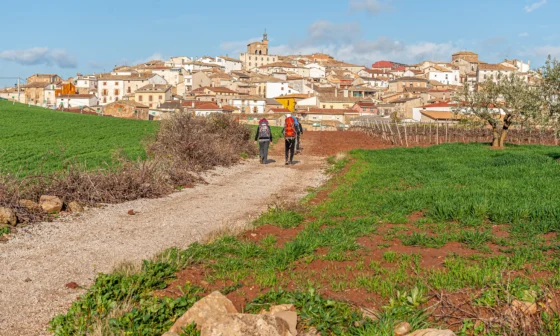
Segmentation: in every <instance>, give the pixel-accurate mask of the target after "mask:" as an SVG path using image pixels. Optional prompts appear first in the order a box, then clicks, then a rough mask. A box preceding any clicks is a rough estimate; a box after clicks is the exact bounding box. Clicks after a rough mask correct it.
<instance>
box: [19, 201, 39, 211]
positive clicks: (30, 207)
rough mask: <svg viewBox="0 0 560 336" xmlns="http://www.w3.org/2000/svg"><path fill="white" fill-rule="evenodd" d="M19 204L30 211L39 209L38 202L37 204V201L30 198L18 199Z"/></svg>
mask: <svg viewBox="0 0 560 336" xmlns="http://www.w3.org/2000/svg"><path fill="white" fill-rule="evenodd" d="M19 205H20V206H22V207H24V208H26V209H27V210H31V211H38V210H41V207H40V206H39V204H37V202H33V201H31V200H26V199H24V200H20V201H19Z"/></svg>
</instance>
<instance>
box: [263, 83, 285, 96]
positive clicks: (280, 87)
mask: <svg viewBox="0 0 560 336" xmlns="http://www.w3.org/2000/svg"><path fill="white" fill-rule="evenodd" d="M289 90H290V88H289V85H288V82H286V81H267V82H266V92H265V98H276V97H280V96H285V95H288V94H290V93H289Z"/></svg>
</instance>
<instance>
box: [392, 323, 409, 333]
mask: <svg viewBox="0 0 560 336" xmlns="http://www.w3.org/2000/svg"><path fill="white" fill-rule="evenodd" d="M411 330H412V327H411V326H410V323H408V322H401V323H399V324H397V326H396V327H395V329H394V332H395V336H404V335H406V334H408V333H409V332H410V331H411Z"/></svg>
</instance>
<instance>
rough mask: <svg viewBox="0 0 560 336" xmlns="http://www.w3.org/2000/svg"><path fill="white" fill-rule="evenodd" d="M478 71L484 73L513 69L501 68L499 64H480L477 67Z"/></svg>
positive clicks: (510, 69)
mask: <svg viewBox="0 0 560 336" xmlns="http://www.w3.org/2000/svg"><path fill="white" fill-rule="evenodd" d="M478 70H483V71H485V70H486V71H513V70H515V69H512V68H510V67H506V66H503V65H501V64H480V65H479V66H478Z"/></svg>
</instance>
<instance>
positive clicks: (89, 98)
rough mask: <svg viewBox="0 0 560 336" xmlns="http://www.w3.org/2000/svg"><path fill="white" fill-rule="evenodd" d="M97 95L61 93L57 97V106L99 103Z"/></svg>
mask: <svg viewBox="0 0 560 336" xmlns="http://www.w3.org/2000/svg"><path fill="white" fill-rule="evenodd" d="M97 102H98V100H97V97H96V96H95V95H93V94H73V95H60V96H58V97H57V98H56V107H63V108H82V107H85V106H95V105H97Z"/></svg>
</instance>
